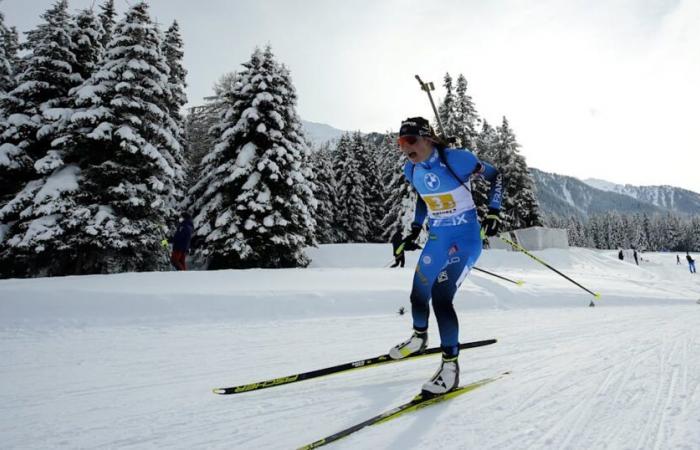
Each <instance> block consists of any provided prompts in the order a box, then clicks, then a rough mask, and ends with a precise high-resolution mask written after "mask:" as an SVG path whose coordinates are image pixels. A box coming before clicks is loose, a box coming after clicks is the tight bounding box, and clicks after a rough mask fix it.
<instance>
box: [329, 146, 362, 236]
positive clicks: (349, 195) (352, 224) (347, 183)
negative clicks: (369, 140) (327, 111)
mask: <svg viewBox="0 0 700 450" xmlns="http://www.w3.org/2000/svg"><path fill="white" fill-rule="evenodd" d="M336 158H337V162H336V168H335V170H336V172H335V176H336V178H337V180H338V223H339V226H340V228H341V229H342V230H343V231H344V232H345V233H346V235H347V240H348V242H367V238H368V237H369V234H370V220H371V211H370V209H369V207H368V206H367V204H366V203H365V192H366V184H367V182H366V180H365V177H364V175H363V173H362V171H361V170H360V162H359V161H358V159H357V155H355V145H354V142H353V138H352V137H351V136H350V134H347V133H346V134H344V135H343V136H341V138H340V140H339V141H338V145H337V147H336Z"/></svg>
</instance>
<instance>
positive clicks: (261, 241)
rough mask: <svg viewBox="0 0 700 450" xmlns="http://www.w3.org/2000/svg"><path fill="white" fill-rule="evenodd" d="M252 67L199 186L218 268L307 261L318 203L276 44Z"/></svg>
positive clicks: (198, 221) (199, 211) (207, 246)
mask: <svg viewBox="0 0 700 450" xmlns="http://www.w3.org/2000/svg"><path fill="white" fill-rule="evenodd" d="M244 67H245V69H244V70H243V71H242V72H240V73H239V75H240V83H238V84H237V85H236V87H235V88H234V92H233V93H232V95H231V96H230V97H229V98H227V99H226V101H227V102H229V108H228V109H227V110H226V112H225V113H224V114H223V117H222V120H221V124H220V125H219V126H218V127H217V128H218V129H219V130H221V136H220V138H219V140H218V142H217V144H216V145H215V146H214V148H213V150H212V151H211V152H210V153H209V154H208V155H207V156H205V157H204V159H203V164H202V168H201V175H200V181H199V182H198V183H197V184H196V185H195V186H194V187H193V188H192V190H191V195H192V198H194V199H195V202H194V210H195V213H196V217H195V233H196V234H197V235H198V236H200V237H201V239H202V240H203V243H202V245H201V248H200V250H199V252H200V254H202V256H205V257H207V258H208V259H209V268H210V269H221V268H245V267H295V266H305V265H306V264H308V258H307V257H306V255H305V254H304V251H303V250H304V247H306V246H308V245H314V244H315V241H314V235H315V227H316V223H315V220H314V216H315V210H316V207H317V202H316V199H315V198H314V196H313V186H312V184H311V182H310V181H309V179H310V178H311V177H312V174H311V169H310V167H307V166H306V164H307V163H308V158H307V157H306V155H307V153H308V152H309V149H308V147H307V145H306V143H305V140H304V136H303V132H302V127H301V121H300V119H299V117H298V116H297V113H296V109H295V108H296V107H295V105H296V92H295V89H294V86H293V84H292V81H291V77H290V75H289V72H288V70H287V69H286V68H285V67H284V66H282V65H280V64H279V63H278V62H277V61H276V60H275V58H274V55H273V54H272V50H271V49H270V47H267V48H266V50H265V51H261V50H259V49H256V50H255V51H254V52H253V54H252V56H251V58H250V60H249V61H248V62H247V63H245V64H244Z"/></svg>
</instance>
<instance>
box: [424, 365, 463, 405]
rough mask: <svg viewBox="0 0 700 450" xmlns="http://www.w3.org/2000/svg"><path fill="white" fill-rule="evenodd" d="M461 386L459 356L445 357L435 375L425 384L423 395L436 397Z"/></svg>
mask: <svg viewBox="0 0 700 450" xmlns="http://www.w3.org/2000/svg"><path fill="white" fill-rule="evenodd" d="M457 386H459V362H458V361H457V356H453V357H450V358H448V357H445V355H442V363H440V368H439V369H438V371H437V372H435V375H433V377H432V378H431V379H430V380H429V381H428V382H427V383H425V384H424V385H423V390H422V392H421V395H424V396H430V397H434V396H436V395H443V394H447V393H448V392H450V391H452V390H454V389H455V388H457Z"/></svg>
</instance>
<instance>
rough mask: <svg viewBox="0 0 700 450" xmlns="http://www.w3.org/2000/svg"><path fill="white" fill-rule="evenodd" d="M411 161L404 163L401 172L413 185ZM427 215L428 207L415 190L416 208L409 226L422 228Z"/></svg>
mask: <svg viewBox="0 0 700 450" xmlns="http://www.w3.org/2000/svg"><path fill="white" fill-rule="evenodd" d="M413 168H414V166H413V163H412V162H410V161H408V162H407V163H406V165H405V166H404V167H403V174H404V176H405V177H406V179H407V180H408V182H409V183H410V184H411V186H413ZM427 215H428V207H427V205H426V204H425V202H424V201H423V199H422V198H421V196H420V194H419V193H417V192H416V210H415V213H414V215H413V223H412V224H411V228H413V227H420V228H423V222H425V218H426V216H427Z"/></svg>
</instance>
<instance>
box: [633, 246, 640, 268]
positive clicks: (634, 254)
mask: <svg viewBox="0 0 700 450" xmlns="http://www.w3.org/2000/svg"><path fill="white" fill-rule="evenodd" d="M632 256H634V262H635V263H637V265H639V257H638V256H637V249H636V248H635V249H634V253H632Z"/></svg>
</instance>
